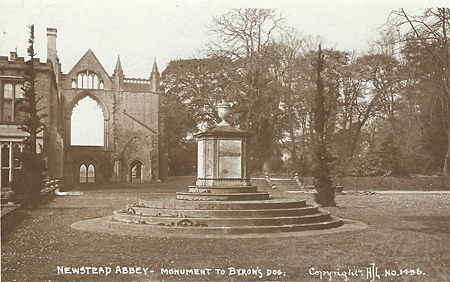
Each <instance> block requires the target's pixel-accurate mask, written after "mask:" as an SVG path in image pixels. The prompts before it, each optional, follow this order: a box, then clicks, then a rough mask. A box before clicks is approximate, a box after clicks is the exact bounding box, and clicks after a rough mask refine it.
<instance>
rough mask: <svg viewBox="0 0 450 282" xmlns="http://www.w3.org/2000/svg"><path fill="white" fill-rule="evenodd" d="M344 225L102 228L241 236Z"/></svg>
mask: <svg viewBox="0 0 450 282" xmlns="http://www.w3.org/2000/svg"><path fill="white" fill-rule="evenodd" d="M342 225H343V222H342V220H341V219H335V218H331V219H330V220H327V221H324V222H315V223H305V224H289V225H282V226H231V227H225V226H223V227H196V226H176V225H173V226H171V225H169V226H167V225H153V224H129V223H124V222H118V221H114V220H112V219H111V217H104V218H103V219H102V226H104V227H106V228H110V229H115V230H125V231H132V232H133V231H135V232H145V233H149V234H151V233H155V234H156V233H163V234H183V235H188V234H207V235H233V234H234V235H239V234H267V233H282V232H297V231H307V230H324V229H330V228H336V227H340V226H342Z"/></svg>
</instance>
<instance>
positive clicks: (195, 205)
mask: <svg viewBox="0 0 450 282" xmlns="http://www.w3.org/2000/svg"><path fill="white" fill-rule="evenodd" d="M137 205H138V206H140V207H148V208H155V209H176V210H256V209H293V208H301V207H305V206H306V200H293V199H285V198H272V199H268V200H263V201H261V200H256V201H185V200H173V199H171V200H145V199H139V201H138V204H137Z"/></svg>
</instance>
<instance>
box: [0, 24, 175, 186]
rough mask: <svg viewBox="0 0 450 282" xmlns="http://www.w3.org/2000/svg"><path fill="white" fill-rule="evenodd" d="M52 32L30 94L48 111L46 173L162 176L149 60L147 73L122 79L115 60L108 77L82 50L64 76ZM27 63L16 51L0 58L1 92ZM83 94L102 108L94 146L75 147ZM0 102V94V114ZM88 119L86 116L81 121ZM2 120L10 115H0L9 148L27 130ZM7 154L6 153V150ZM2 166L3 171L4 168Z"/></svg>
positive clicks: (94, 178) (85, 177) (98, 178)
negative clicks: (76, 114)
mask: <svg viewBox="0 0 450 282" xmlns="http://www.w3.org/2000/svg"><path fill="white" fill-rule="evenodd" d="M56 37H57V33H56V29H54V28H48V29H47V63H45V64H43V63H39V67H38V76H39V77H38V82H37V93H38V95H40V94H41V93H42V95H43V97H44V98H43V99H42V101H41V102H40V103H41V104H42V105H45V106H47V107H46V108H45V111H46V113H47V114H48V117H47V118H46V124H47V128H46V130H45V131H44V133H43V134H42V135H41V136H40V140H41V143H42V144H44V147H45V148H46V149H48V150H47V152H48V167H49V179H64V180H65V182H66V186H67V185H68V186H71V185H74V184H77V183H80V182H81V183H83V182H103V181H112V182H148V181H159V180H164V179H165V178H166V177H167V161H165V160H166V150H165V147H164V144H165V142H163V141H162V140H163V137H162V136H163V134H162V126H161V124H160V118H159V106H160V103H161V100H160V97H161V92H160V89H159V77H160V74H159V71H158V68H157V65H156V62H155V63H154V64H153V67H152V69H151V73H150V77H149V78H148V79H136V78H127V77H125V75H124V73H123V70H122V66H121V62H120V58H118V59H117V64H116V67H115V70H114V72H113V74H112V75H109V74H108V73H107V72H106V70H105V69H104V68H103V66H102V65H101V63H100V62H99V60H98V59H97V57H96V56H95V54H94V53H93V51H92V50H90V49H89V50H88V51H87V52H86V53H85V55H84V56H83V57H82V58H81V59H80V60H79V61H78V62H77V63H76V64H75V66H74V67H73V68H72V69H71V70H70V71H69V72H68V73H67V74H63V73H62V72H61V64H60V61H59V58H58V56H57V48H56ZM26 67H27V65H26V64H25V62H24V59H23V58H17V55H16V57H15V58H14V59H8V58H7V57H0V87H1V91H2V94H3V93H4V89H3V88H4V86H3V85H5V84H6V83H11V82H17V83H19V82H22V84H23V73H24V71H25V69H26ZM8 87H10V86H8ZM8 95H9V94H8ZM86 97H89V98H90V99H92V100H93V101H95V102H96V104H97V105H98V107H99V108H100V109H101V111H102V114H103V131H104V132H103V138H102V139H103V141H102V142H101V144H96V145H79V144H73V140H72V139H71V135H72V113H73V109H74V108H75V107H76V106H77V105H78V103H79V102H80V101H81V100H83V99H84V98H86ZM4 101H5V99H4V98H3V97H2V99H1V101H0V102H1V103H0V105H1V107H2V117H3V109H4ZM8 106H9V104H8ZM6 111H8V109H6ZM89 118H90V116H89V115H86V119H89ZM6 119H12V118H9V117H6V118H5V120H3V119H2V120H1V121H0V128H1V133H0V142H2V145H3V144H6V145H5V146H8V148H9V147H14V145H15V143H17V144H19V145H20V144H21V142H22V141H23V138H24V137H25V136H26V134H25V133H23V132H21V131H20V130H18V129H17V125H18V124H20V121H19V120H15V121H10V120H6ZM8 142H9V143H8ZM12 142H13V143H14V144H13V143H12ZM16 147H17V146H16ZM11 150H12V149H11ZM3 151H5V152H6V150H3ZM12 156H13V154H12V153H11V154H9V155H8V157H9V158H13V157H12ZM4 159H5V160H6V158H4ZM8 165H9V166H8V169H9V168H13V166H14V164H13V161H12V160H11V161H10V163H9V164H8ZM4 168H5V169H4V170H5V171H6V166H5V167H4ZM2 170H3V166H2ZM8 173H9V174H8V179H7V181H6V180H5V179H4V181H2V187H3V186H5V185H6V184H7V182H8V181H11V180H12V179H11V175H12V173H10V172H9V171H8ZM2 175H6V172H5V173H3V172H2Z"/></svg>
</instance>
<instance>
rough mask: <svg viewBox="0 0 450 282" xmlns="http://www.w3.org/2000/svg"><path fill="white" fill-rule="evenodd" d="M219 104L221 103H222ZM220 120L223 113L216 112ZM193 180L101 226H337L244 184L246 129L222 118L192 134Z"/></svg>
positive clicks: (223, 231)
mask: <svg viewBox="0 0 450 282" xmlns="http://www.w3.org/2000/svg"><path fill="white" fill-rule="evenodd" d="M222 106H223V107H222V108H219V110H220V109H222V110H223V109H224V108H226V105H224V104H222ZM219 115H220V116H221V117H222V119H223V115H224V112H223V111H219ZM196 138H197V139H198V162H197V181H196V183H195V185H194V186H190V187H189V191H188V192H183V193H181V192H178V193H177V196H176V199H173V200H163V201H161V200H140V201H139V203H138V204H134V205H128V206H127V207H126V209H125V211H115V212H114V214H113V216H112V218H111V217H107V218H105V220H104V221H103V225H104V226H105V227H108V228H114V229H127V230H135V231H147V232H149V233H153V232H159V233H165V234H177V233H179V234H208V235H214V234H216V235H231V234H255V233H278V232H296V231H303V230H317V229H328V228H334V227H339V226H341V225H342V224H343V223H342V220H340V219H334V218H332V217H331V216H330V213H329V212H321V211H319V210H318V208H317V207H316V206H308V205H306V201H305V200H292V199H271V198H269V193H268V192H258V190H257V186H253V185H251V183H250V171H249V169H248V164H249V161H250V158H249V154H248V147H249V142H250V133H248V132H245V131H243V130H240V129H238V128H235V127H232V126H230V125H228V124H227V123H226V122H222V123H221V124H219V125H218V126H216V127H213V128H210V129H208V130H206V131H204V132H202V133H199V134H197V135H196Z"/></svg>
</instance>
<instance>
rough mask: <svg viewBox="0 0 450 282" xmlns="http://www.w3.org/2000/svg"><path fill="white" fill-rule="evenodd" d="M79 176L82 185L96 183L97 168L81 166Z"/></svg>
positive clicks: (91, 165)
mask: <svg viewBox="0 0 450 282" xmlns="http://www.w3.org/2000/svg"><path fill="white" fill-rule="evenodd" d="M78 175H79V182H80V183H95V166H94V165H93V164H89V165H88V166H86V165H85V164H82V165H80V167H79V169H78Z"/></svg>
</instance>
